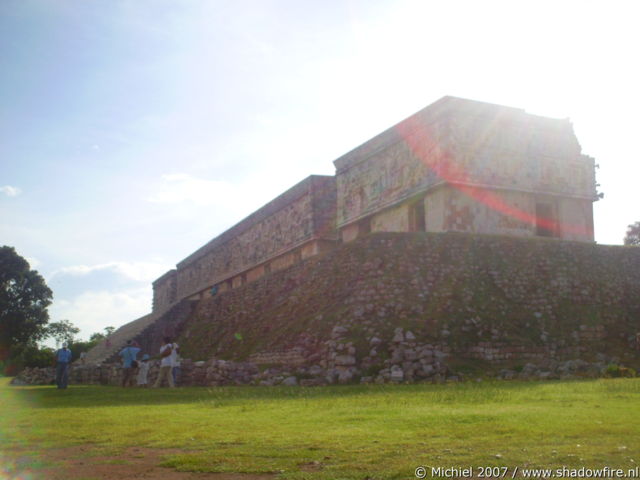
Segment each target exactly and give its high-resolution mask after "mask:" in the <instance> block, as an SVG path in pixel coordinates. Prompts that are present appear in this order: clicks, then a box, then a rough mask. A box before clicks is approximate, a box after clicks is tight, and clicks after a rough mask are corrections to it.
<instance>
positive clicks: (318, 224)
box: [153, 97, 598, 312]
mask: <svg viewBox="0 0 640 480" xmlns="http://www.w3.org/2000/svg"><path fill="white" fill-rule="evenodd" d="M334 165H335V167H336V175H335V176H315V175H313V176H310V177H308V178H307V179H305V180H303V181H302V182H300V183H299V184H297V185H295V186H294V187H292V188H291V189H290V190H288V191H286V192H285V193H283V194H282V195H280V196H279V197H278V198H276V199H274V200H273V201H271V202H270V203H268V204H267V205H265V206H264V207H262V208H261V209H259V210H258V211H256V212H255V213H253V214H252V215H250V216H249V217H247V218H245V219H244V220H242V221H241V222H240V223H238V224H237V225H235V226H234V227H232V228H230V229H229V230H227V231H226V232H224V233H223V234H221V235H220V236H218V237H216V238H214V239H213V240H211V241H210V242H209V243H208V244H206V245H205V246H203V247H202V248H200V249H199V250H197V251H196V252H194V253H193V254H192V255H190V256H189V257H187V258H186V259H184V260H182V261H181V262H180V263H178V265H177V268H176V269H175V270H171V271H169V272H167V273H166V274H164V275H163V276H162V277H160V278H159V279H157V280H156V281H155V282H154V284H153V290H154V299H153V309H154V312H160V311H163V310H165V309H167V308H168V307H169V306H171V305H173V304H175V302H177V301H179V300H182V299H185V298H193V299H202V298H205V297H206V296H210V295H215V294H217V293H218V292H223V291H226V290H229V289H232V288H235V287H238V286H241V285H244V284H245V283H247V282H251V281H252V280H255V279H257V278H260V277H261V276H263V275H265V274H266V273H269V272H272V271H276V270H281V269H283V268H286V267H288V266H291V265H292V264H294V263H296V262H297V261H299V260H302V259H305V258H308V257H310V256H313V255H316V254H318V253H322V252H324V251H327V250H330V249H332V248H334V247H335V245H337V244H338V243H341V242H342V243H344V242H349V241H352V240H354V239H356V238H358V237H360V236H362V235H364V234H367V233H370V232H416V231H425V232H445V231H459V232H469V233H481V234H500V235H516V236H544V237H555V238H558V239H567V240H578V241H585V242H591V241H593V210H592V203H593V202H594V201H595V200H596V199H597V198H598V197H597V193H596V184H595V175H594V160H593V159H592V158H591V157H588V156H586V155H583V154H582V153H581V148H580V144H579V143H578V140H577V138H576V136H575V133H574V131H573V127H572V124H571V123H570V122H569V121H568V120H560V119H553V118H545V117H540V116H536V115H531V114H528V113H526V112H525V111H524V110H521V109H517V108H511V107H504V106H500V105H493V104H489V103H483V102H477V101H472V100H466V99H461V98H455V97H444V98H442V99H440V100H438V101H437V102H435V103H433V104H432V105H430V106H428V107H426V108H425V109H423V110H421V111H420V112H418V113H416V114H415V115H413V116H411V117H409V118H407V119H406V120H404V121H402V122H400V123H399V124H397V125H395V126H393V127H391V128H389V129H388V130H386V131H385V132H383V133H381V134H379V135H378V136H376V137H374V138H372V139H371V140H369V141H367V142H366V143H364V144H363V145H361V146H359V147H357V148H355V149H354V150H352V151H351V152H349V153H347V154H345V155H343V156H342V157H340V158H338V159H337V160H335V161H334Z"/></svg>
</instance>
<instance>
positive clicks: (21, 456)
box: [6, 446, 275, 480]
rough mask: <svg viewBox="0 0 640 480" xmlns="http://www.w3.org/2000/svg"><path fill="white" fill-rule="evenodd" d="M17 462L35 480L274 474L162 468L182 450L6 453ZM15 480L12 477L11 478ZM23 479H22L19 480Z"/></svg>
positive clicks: (223, 479)
mask: <svg viewBox="0 0 640 480" xmlns="http://www.w3.org/2000/svg"><path fill="white" fill-rule="evenodd" d="M6 453H8V454H9V455H10V457H12V458H14V459H15V460H13V462H12V463H13V468H12V470H14V472H11V473H12V474H14V475H15V474H20V473H21V474H25V473H28V474H30V475H31V476H29V477H28V478H33V479H35V480H45V479H46V480H106V479H113V478H117V479H118V480H133V479H145V478H147V479H160V480H274V479H275V474H252V473H197V472H179V471H177V470H174V469H172V468H167V467H162V466H160V464H161V463H162V462H163V460H165V459H166V457H167V456H170V455H173V454H179V453H189V452H185V451H184V450H180V449H160V448H143V447H130V448H127V449H125V450H123V451H119V452H118V453H115V452H105V451H104V450H103V449H97V448H94V447H91V446H75V447H67V448H58V449H50V450H42V451H40V452H38V454H37V455H34V454H33V452H22V453H21V452H17V451H13V452H11V451H10V452H6ZM9 478H12V477H9ZM17 478H22V477H17Z"/></svg>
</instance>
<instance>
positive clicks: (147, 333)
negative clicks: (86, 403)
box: [85, 299, 197, 365]
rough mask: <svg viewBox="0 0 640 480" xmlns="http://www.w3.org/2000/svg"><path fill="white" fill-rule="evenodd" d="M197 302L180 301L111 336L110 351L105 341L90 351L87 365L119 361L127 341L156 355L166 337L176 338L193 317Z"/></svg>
mask: <svg viewBox="0 0 640 480" xmlns="http://www.w3.org/2000/svg"><path fill="white" fill-rule="evenodd" d="M196 303H197V301H194V300H187V299H183V300H179V301H178V302H175V303H173V304H172V305H170V306H169V307H168V308H167V309H165V310H164V311H163V312H161V313H150V314H149V315H145V316H144V317H140V318H138V319H137V320H134V321H132V322H129V323H127V324H126V325H123V326H122V327H120V328H119V329H118V330H116V331H115V332H113V333H112V334H111V335H110V336H109V342H110V346H109V347H108V348H107V343H106V341H105V340H102V341H101V342H100V343H99V344H98V345H96V346H95V347H93V348H92V349H91V350H89V351H88V352H87V356H86V358H85V363H86V364H88V365H99V364H102V363H111V362H119V361H120V358H119V356H118V354H119V352H120V351H121V350H122V349H123V348H124V347H125V345H126V344H127V341H128V340H135V341H137V342H138V343H139V344H140V347H141V348H142V353H149V354H152V356H153V354H154V353H156V352H157V350H158V348H160V345H161V343H162V338H163V337H164V336H167V335H168V336H171V337H174V338H175V335H176V333H177V332H178V331H179V329H180V327H181V325H182V324H183V322H185V321H186V320H187V319H188V318H189V316H190V315H191V312H192V311H193V308H194V306H195V305H196Z"/></svg>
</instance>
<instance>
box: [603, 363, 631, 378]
mask: <svg viewBox="0 0 640 480" xmlns="http://www.w3.org/2000/svg"><path fill="white" fill-rule="evenodd" d="M605 376H606V377H609V378H621V377H627V378H631V377H635V376H636V371H635V370H634V369H633V368H628V367H621V366H620V365H616V364H615V363H611V364H609V365H607V369H606V370H605Z"/></svg>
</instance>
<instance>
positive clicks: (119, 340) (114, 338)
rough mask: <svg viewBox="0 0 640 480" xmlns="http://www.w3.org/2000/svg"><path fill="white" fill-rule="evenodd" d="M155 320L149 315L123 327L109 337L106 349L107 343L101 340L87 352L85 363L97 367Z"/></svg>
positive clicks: (151, 314) (155, 317) (154, 317)
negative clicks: (108, 344)
mask: <svg viewBox="0 0 640 480" xmlns="http://www.w3.org/2000/svg"><path fill="white" fill-rule="evenodd" d="M157 318H158V316H157V315H155V314H153V313H150V314H148V315H145V316H144V317H140V318H138V319H137V320H134V321H132V322H129V323H127V324H126V325H123V326H122V327H120V328H119V329H117V330H116V331H115V332H113V333H112V334H111V335H110V336H109V343H110V346H109V347H107V342H106V341H105V340H102V341H101V342H100V343H99V344H98V345H96V346H95V347H93V348H92V349H91V350H89V351H88V352H87V356H86V358H85V363H86V364H88V365H99V364H101V363H104V362H106V361H107V360H110V359H111V358H112V357H114V356H115V355H117V354H118V352H120V350H122V349H123V348H124V346H125V345H126V344H127V340H132V339H134V338H135V337H137V336H138V335H140V334H141V333H142V332H143V331H144V330H146V329H147V328H148V327H150V326H152V325H153V324H154V322H155V321H156V320H157Z"/></svg>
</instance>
